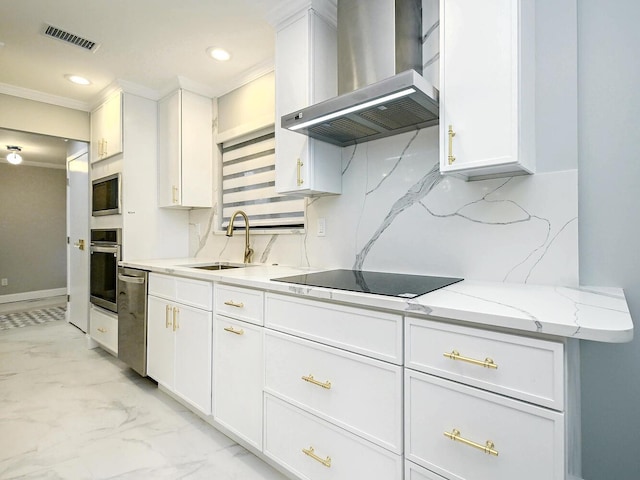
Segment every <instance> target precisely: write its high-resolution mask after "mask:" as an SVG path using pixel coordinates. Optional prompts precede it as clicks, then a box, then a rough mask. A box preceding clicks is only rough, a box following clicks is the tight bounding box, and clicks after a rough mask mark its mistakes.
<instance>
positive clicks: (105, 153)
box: [102, 138, 109, 157]
mask: <svg viewBox="0 0 640 480" xmlns="http://www.w3.org/2000/svg"><path fill="white" fill-rule="evenodd" d="M108 145H109V142H107V139H106V138H105V139H104V151H103V152H102V153H103V155H104V156H105V157H106V156H107V151H108V150H107V146H108Z"/></svg>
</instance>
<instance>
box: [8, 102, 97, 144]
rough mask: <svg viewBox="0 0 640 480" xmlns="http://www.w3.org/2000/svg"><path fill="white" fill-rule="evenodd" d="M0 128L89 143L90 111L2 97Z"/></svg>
mask: <svg viewBox="0 0 640 480" xmlns="http://www.w3.org/2000/svg"><path fill="white" fill-rule="evenodd" d="M0 127H2V128H9V129H12V130H22V131H24V132H32V133H42V134H44V135H51V136H54V137H62V138H69V139H74V140H84V141H87V142H88V141H89V134H90V127H89V112H83V111H81V110H74V109H71V108H65V107H60V106H57V105H50V104H48V103H42V102H36V101H34V100H28V99H26V98H19V97H14V96H11V95H6V94H0Z"/></svg>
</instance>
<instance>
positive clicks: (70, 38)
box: [42, 25, 100, 52]
mask: <svg viewBox="0 0 640 480" xmlns="http://www.w3.org/2000/svg"><path fill="white" fill-rule="evenodd" d="M42 33H43V35H44V36H45V37H51V38H55V39H57V40H62V41H63V42H65V43H69V44H71V45H75V46H76V47H80V48H83V49H85V50H89V51H90V52H94V51H96V49H97V48H98V47H99V46H100V45H99V44H98V43H96V42H93V41H91V40H87V39H86V38H82V37H79V36H78V35H74V34H73V33H69V32H65V31H64V30H61V29H59V28H57V27H54V26H52V25H45V26H44V28H43V30H42Z"/></svg>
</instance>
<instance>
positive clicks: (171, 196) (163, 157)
mask: <svg viewBox="0 0 640 480" xmlns="http://www.w3.org/2000/svg"><path fill="white" fill-rule="evenodd" d="M180 182H181V179H180V91H177V92H174V93H172V94H171V95H169V96H168V97H165V98H163V99H162V100H160V101H159V102H158V206H160V207H173V206H176V205H179V204H180V203H181V201H180V193H181V189H180Z"/></svg>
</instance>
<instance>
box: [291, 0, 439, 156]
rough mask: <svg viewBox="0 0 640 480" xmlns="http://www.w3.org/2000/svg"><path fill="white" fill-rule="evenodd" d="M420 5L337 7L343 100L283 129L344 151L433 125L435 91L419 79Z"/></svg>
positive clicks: (386, 0)
mask: <svg viewBox="0 0 640 480" xmlns="http://www.w3.org/2000/svg"><path fill="white" fill-rule="evenodd" d="M421 4H422V2H421V0H367V1H366V2H363V1H361V0H338V91H339V93H341V95H339V96H337V97H335V98H332V99H329V100H326V101H324V102H321V103H318V104H316V105H312V106H310V107H307V108H304V109H302V110H298V111H296V112H292V113H290V114H287V115H284V116H283V117H282V119H281V126H282V127H283V128H287V129H289V130H293V131H296V132H299V133H302V134H305V135H308V136H310V137H313V138H317V139H319V140H322V141H325V142H329V143H332V144H334V145H339V146H343V147H344V146H347V145H353V144H355V143H362V142H366V141H369V140H375V139H378V138H383V137H387V136H390V135H396V134H398V133H403V132H407V131H410V130H416V129H418V128H424V127H428V126H431V125H436V124H437V123H438V91H437V90H436V89H435V88H434V87H433V86H432V85H431V84H430V83H429V82H428V81H427V80H425V79H424V78H423V77H422V75H421V73H422V21H421V20H422V13H421ZM398 72H401V73H398Z"/></svg>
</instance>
